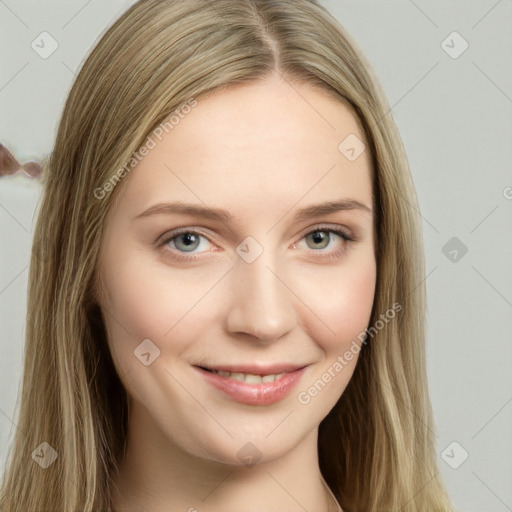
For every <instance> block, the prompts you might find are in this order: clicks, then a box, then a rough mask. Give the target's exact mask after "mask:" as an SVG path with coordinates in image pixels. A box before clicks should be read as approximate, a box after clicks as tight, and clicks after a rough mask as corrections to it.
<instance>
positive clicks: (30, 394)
mask: <svg viewBox="0 0 512 512" xmlns="http://www.w3.org/2000/svg"><path fill="white" fill-rule="evenodd" d="M274 72H278V73H279V74H280V75H281V76H282V77H283V78H285V79H286V80H287V81H288V82H289V83H290V84H292V83H294V82H295V83H299V82H302V83H304V82H305V83H309V84H312V85H314V86H316V87H317V88H318V90H319V91H324V92H326V93H328V94H331V95H334V96H336V97H337V98H339V99H340V101H344V102H346V104H347V105H350V107H351V108H352V109H353V112H354V113H355V115H356V116H357V117H358V119H359V121H360V122H361V125H362V126H363V128H364V131H365V135H366V138H367V141H368V146H369V150H370V153H371V158H372V165H373V174H374V175H373V178H372V179H373V188H374V197H375V206H376V217H375V219H376V222H375V240H376V258H377V286H376V294H375V301H374V307H373V311H372V317H371V322H370V325H374V324H375V323H376V322H377V321H378V319H379V314H382V313H383V312H384V311H386V310H388V309H389V307H390V305H391V304H394V303H397V302H398V303H399V304H400V305H401V306H402V310H401V311H400V314H399V315H397V317H396V319H394V320H393V321H392V322H387V323H386V324H385V325H384V327H383V328H382V329H379V331H378V333H377V334H375V335H374V336H372V339H371V340H369V341H368V343H366V344H365V346H364V348H363V350H362V351H361V353H360V356H359V361H358V364H357V366H356V369H355V372H354V375H353V377H352V379H351V381H350V382H349V384H348V386H347V388H346V390H345V392H344V393H343V394H342V396H341V397H340V399H339V401H338V403H337V404H336V406H335V407H334V408H333V409H332V411H331V412H330V413H329V414H328V416H327V417H326V418H325V419H324V420H323V421H322V423H321V424H320V428H319V442H318V449H319V458H320V468H321V471H322V474H323V475H324V478H325V480H326V481H327V483H328V484H329V487H330V488H331V490H332V491H333V493H334V494H335V496H336V498H337V499H338V500H339V501H340V503H341V505H342V506H343V508H344V510H345V511H346V512H362V511H364V512H383V511H389V512H397V511H399V510H400V511H401V512H426V511H429V512H434V511H436V512H438V511H442V512H448V511H451V506H450V501H449V498H448V496H447V494H446V492H445V490H444V488H443V485H442V482H441V481H440V478H439V470H438V468H437V462H436V457H435V446H434V433H433V431H434V424H433V415H432V410H431V404H430V399H429V395H428V388H427V375H426V363H425V327H424V325H425V307H426V303H425V287H424V283H423V277H424V254H423V245H422V234H421V224H420V223H419V219H418V214H417V213H416V211H415V210H416V209H417V199H416V194H415V190H414V187H413V184H412V181H411V177H410V172H409V168H408V163H407V159H406V156H405V153H404V150H403V147H402V143H401V140H400V137H399V135H398V132H397V129H396V126H395V124H394V121H393V120H392V117H391V114H390V113H389V110H390V109H389V106H388V104H387V101H386V99H385V97H384V94H383V93H382V91H381V89H380V86H379V85H378V81H377V80H376V78H375V77H374V76H373V74H372V73H373V72H372V71H371V67H370V65H369V63H368V62H367V61H366V60H365V58H364V56H363V55H362V53H361V51H360V50H359V49H358V47H357V45H356V43H355V42H354V41H353V40H352V39H351V38H350V36H349V35H348V34H347V33H346V32H345V31H344V29H343V28H342V27H341V26H340V24H339V23H338V21H337V20H336V19H335V18H333V17H332V16H331V15H330V14H329V13H328V12H327V11H326V10H325V8H324V7H322V6H320V5H319V4H318V3H317V2H316V1H315V0H236V1H234V0H215V2H210V1H207V0H142V1H139V2H137V3H136V4H135V5H133V6H132V7H131V8H129V9H128V10H127V11H126V12H125V13H124V14H123V15H122V16H121V17H120V18H119V19H118V20H117V21H116V22H115V23H114V24H113V25H112V26H111V27H110V28H109V29H108V31H106V33H105V34H104V36H103V37H102V38H101V40H100V42H99V43H98V44H97V46H96V47H95V48H94V50H93V51H92V52H91V54H90V56H89V57H88V58H87V60H86V61H85V63H84V65H83V67H82V69H81V70H80V73H79V75H78V77H77V79H76V81H75V83H74V85H73V88H72V90H71V92H70V94H69V97H68V99H67V102H66V104H65V108H64V111H63V115H62V118H61V121H60V125H59V129H58V133H57V138H56V141H55V146H54V149H53V152H52V154H51V156H50V158H49V161H48V162H47V165H45V169H44V175H43V184H44V196H43V200H42V204H41V208H40V213H39V217H38V220H37V225H36V229H35V245H34V247H38V248H39V249H43V250H34V251H33V255H32V259H31V264H30V276H29V293H28V312H27V324H26V348H25V357H24V375H23V383H22V392H21V397H20V398H21V405H20V412H19V420H18V430H17V432H16V435H15V440H14V443H13V446H12V451H11V452H10V454H9V459H8V463H9V464H8V466H7V468H6V471H5V474H4V480H3V485H2V494H1V501H0V508H1V510H2V512H27V511H46V510H48V511H62V512H64V511H69V510H73V511H75V510H76V511H80V512H82V511H83V512H93V511H98V510H101V511H110V510H112V502H111V479H112V475H113V474H114V472H115V471H116V468H117V463H118V461H119V458H120V457H121V456H122V453H123V450H124V447H125V440H126V428H127V417H126V412H127V409H126V408H127V397H126V392H125V390H124V388H123V386H122V384H121V382H120V379H119V377H118V376H117V374H116V372H115V369H114V366H113V363H112V359H111V357H110V354H109V351H108V348H107V339H106V333H105V328H104V324H103V320H102V316H101V312H100V310H99V306H98V302H97V300H96V297H97V296H96V292H95V279H96V270H97V269H96V263H97V258H98V253H99V248H100V244H101V241H102V234H103V229H104V226H105V218H106V215H107V213H108V211H109V209H110V208H111V206H112V201H113V199H114V198H115V197H116V194H114V193H113V192H111V193H109V194H104V196H105V197H103V196H102V198H100V199H99V198H98V197H97V196H98V194H95V193H94V191H96V190H98V189H102V190H106V189H108V187H105V184H106V183H108V182H109V181H111V179H112V175H113V174H115V173H116V171H117V170H119V169H123V168H124V167H125V164H126V162H128V161H129V160H130V158H131V157H132V155H133V153H134V152H136V151H137V149H138V148H140V147H141V145H142V144H143V142H144V141H145V140H146V138H147V136H148V134H149V133H150V132H151V131H152V130H154V129H155V127H157V126H158V125H159V124H160V123H162V122H163V121H164V120H165V119H166V118H167V117H168V116H169V115H170V114H171V113H172V112H174V111H175V110H176V109H178V108H179V107H180V106H181V105H184V104H186V103H187V101H189V100H190V99H191V98H195V99H200V98H202V97H203V98H204V97H206V96H208V95H210V94H213V93H215V92H216V91H219V90H222V89H226V88H228V87H230V86H233V85H235V84H244V83H248V82H251V81H255V80H262V79H264V78H265V77H267V76H269V75H270V74H271V73H274ZM122 184H123V183H122V181H121V183H120V184H119V185H118V186H117V187H116V189H115V191H116V192H117V190H118V189H119V188H120V187H122ZM102 194H103V193H102ZM43 442H46V443H48V444H49V445H50V446H51V447H52V448H53V449H54V450H55V451H56V453H57V455H58V456H57V459H56V460H55V462H54V463H53V464H52V465H51V466H50V467H48V468H47V469H43V468H42V467H40V465H38V464H36V463H35V462H34V461H33V460H32V452H33V451H34V450H35V449H36V448H37V447H39V446H40V445H41V443H43ZM40 449H41V448H40Z"/></svg>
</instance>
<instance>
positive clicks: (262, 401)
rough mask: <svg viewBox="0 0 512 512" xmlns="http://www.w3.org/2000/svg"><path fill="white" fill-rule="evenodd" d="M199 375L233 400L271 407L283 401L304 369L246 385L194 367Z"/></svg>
mask: <svg viewBox="0 0 512 512" xmlns="http://www.w3.org/2000/svg"><path fill="white" fill-rule="evenodd" d="M195 368H196V369H197V370H199V372H200V373H201V375H203V376H204V378H205V379H206V380H207V381H208V382H209V383H210V384H211V385H212V386H214V387H216V388H217V389H220V390H221V391H223V392H224V393H225V394H226V395H228V396H229V397H231V398H232V399H233V400H235V401H237V402H240V403H242V404H248V405H271V404H274V403H276V402H279V401H281V400H283V399H284V398H285V397H286V396H288V395H289V394H290V392H291V391H292V389H293V387H294V386H295V385H296V384H297V382H299V380H300V378H301V377H302V374H303V373H304V371H305V369H306V368H301V369H299V370H295V371H294V372H289V373H286V374H285V375H283V376H282V377H281V378H280V379H279V380H276V381H274V382H262V383H261V384H248V383H247V382H241V381H239V380H236V379H231V378H229V377H222V376H221V375H219V374H217V373H213V372H209V371H206V370H203V369H202V368H199V367H198V366H196V367H195Z"/></svg>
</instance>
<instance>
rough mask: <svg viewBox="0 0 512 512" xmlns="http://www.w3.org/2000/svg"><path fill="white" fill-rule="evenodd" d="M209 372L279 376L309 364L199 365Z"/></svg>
mask: <svg viewBox="0 0 512 512" xmlns="http://www.w3.org/2000/svg"><path fill="white" fill-rule="evenodd" d="M197 366H199V367H200V368H206V369H207V370H215V371H225V372H231V373H250V374H251V375H278V374H280V373H290V372H294V371H296V370H300V369H301V368H304V367H305V366H307V364H293V363H272V364H254V363H253V364H219V365H217V364H216V365H203V364H202V365H197Z"/></svg>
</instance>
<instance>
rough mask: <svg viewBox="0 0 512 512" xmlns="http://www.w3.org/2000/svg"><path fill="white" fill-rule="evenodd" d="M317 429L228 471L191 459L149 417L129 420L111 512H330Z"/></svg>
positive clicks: (333, 509) (332, 508)
mask: <svg viewBox="0 0 512 512" xmlns="http://www.w3.org/2000/svg"><path fill="white" fill-rule="evenodd" d="M317 438H318V431H317V429H315V430H313V431H311V432H310V433H309V434H308V436H307V437H306V438H304V439H303V440H302V441H301V442H300V443H299V444H298V445H297V446H295V447H294V448H293V449H292V450H291V451H289V452H288V453H286V454H284V455H282V456H280V457H278V458H276V459H274V460H271V461H268V462H265V463H258V464H254V465H253V466H246V465H230V464H223V463H222V462H219V461H216V460H214V459H212V458H211V457H208V456H207V454H205V457H198V456H196V455H191V454H189V453H187V452H185V451H183V450H182V449H180V448H179V447H178V446H176V444H174V443H173V442H172V440H171V439H169V437H168V436H165V435H164V433H163V432H162V431H161V430H160V429H159V428H158V427H157V426H156V425H155V424H154V423H153V422H152V421H151V419H150V418H149V416H147V415H146V416H142V415H139V416H138V417H137V419H136V420H135V418H131V421H130V429H129V433H128V442H127V450H126V453H125V457H124V459H123V460H122V461H121V463H120V466H119V472H118V474H117V475H116V477H115V478H114V486H113V487H114V488H113V496H112V499H113V503H114V509H115V511H116V512H139V511H142V510H151V511H152V512H168V511H169V510H177V511H183V512H235V511H240V510H244V511H249V510H251V511H260V510H265V511H266V512H281V511H282V510H297V511H299V510H315V511H318V512H336V511H337V510H338V507H337V505H336V504H335V503H334V502H333V501H334V500H333V497H332V496H331V495H330V493H329V492H328V489H327V487H326V486H325V485H324V483H323V479H322V475H321V473H320V469H319V465H318V453H317Z"/></svg>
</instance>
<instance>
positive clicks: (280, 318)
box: [99, 77, 376, 464]
mask: <svg viewBox="0 0 512 512" xmlns="http://www.w3.org/2000/svg"><path fill="white" fill-rule="evenodd" d="M168 131H169V133H165V131H164V132H163V133H164V135H163V136H161V137H160V138H161V139H162V140H161V141H160V140H159V139H158V138H157V137H155V136H153V137H152V138H153V140H154V141H155V143H156V147H153V148H152V149H150V150H149V152H148V154H147V155H146V156H145V157H144V158H143V159H142V160H141V161H140V163H138V165H137V166H136V167H135V168H134V169H133V170H132V171H131V173H130V174H129V175H127V176H126V177H125V178H124V179H125V180H127V182H126V183H124V184H123V185H125V187H124V188H123V189H122V191H121V190H120V191H119V192H121V194H120V195H119V197H118V201H117V202H116V203H115V205H114V208H113V209H112V210H111V211H110V213H109V217H108V219H107V225H106V227H105V234H104V239H103V245H102V250H101V254H100V261H99V269H100V275H101V276H102V280H103V284H102V287H101V291H100V292H101V307H102V311H103V315H104V318H105V323H106V327H107V333H108V339H109V347H110V350H111V353H112V357H113V360H114V364H115V366H116V369H117V371H118V374H119V376H120V378H121V380H122V382H123V384H124V386H125V388H126V390H127V392H128V395H129V397H130V402H131V417H130V422H132V423H137V424H139V425H144V427H143V428H144V431H145V432H147V433H148V438H150V439H152V440H153V441H154V442H156V443H159V444H158V445H157V446H160V447H161V448H162V449H165V446H166V445H167V446H168V447H174V448H176V449H179V450H180V451H182V452H185V453H187V454H188V455H192V456H197V457H200V458H203V459H209V460H211V461H221V462H224V463H230V464H244V463H246V462H247V461H249V460H253V461H256V459H259V460H260V461H261V462H264V461H269V460H273V459H276V458H278V457H280V456H282V455H283V454H285V453H286V452H287V451H289V450H291V449H292V448H294V447H296V446H297V445H298V444H299V443H300V442H301V441H303V440H305V439H306V438H307V436H311V435H316V433H317V430H316V429H317V427H318V425H319V423H320V422H321V420H322V419H323V418H324V417H325V416H326V415H327V414H328V412H329V411H330V410H331V409H332V407H333V406H334V405H335V403H336V401H337V400H338V398H339V397H340V395H341V394H342V393H343V391H344V389H345V387H346V385H347V383H348V381H349V380H350V378H351V376H352V374H353V371H354V367H355V365H356V361H357V358H358V347H359V346H360V345H361V342H360V340H361V336H360V335H361V333H362V332H363V331H364V330H365V328H366V327H367V326H368V323H369V320H370V313H371V310H372V304H373V299H374V291H375V280H376V262H375V256H374V245H373V218H372V186H371V174H370V172H371V168H370V158H369V151H368V150H366V151H365V150H364V146H361V144H362V142H361V141H364V137H363V133H362V131H361V130H360V128H359V126H358V124H357V122H356V120H355V118H354V117H353V115H352V114H351V112H350V111H349V109H348V108H347V107H346V106H345V105H344V104H343V103H342V102H341V101H338V100H336V99H334V98H330V97H327V96H326V95H324V94H323V93H321V92H319V91H318V90H315V89H314V88H312V87H311V86H310V85H304V84H302V85H294V86H293V87H292V86H291V85H289V84H288V83H286V82H284V81H282V80H281V79H278V78H276V77H272V78H271V79H267V80H265V81H263V82H260V83H252V84H250V85H244V86H239V87H236V88H233V89H231V90H229V91H223V92H221V93H218V94H216V95H215V96H212V97H210V98H209V99H206V100H199V101H198V103H197V105H196V106H195V107H194V108H192V109H191V111H190V112H189V113H188V114H187V115H186V116H184V117H183V119H180V121H179V124H176V125H175V126H174V128H173V129H172V130H168ZM347 137H349V138H348V139H346V138H347ZM345 139H346V140H345ZM151 145H152V144H151ZM342 201H347V203H346V204H345V207H343V204H341V206H340V205H338V207H335V208H326V207H325V206H322V205H326V204H330V205H331V206H332V205H333V204H334V203H338V202H342ZM157 205H158V208H156V207H157ZM165 205H168V206H165ZM188 205H190V207H189V206H188ZM178 206H179V207H178ZM196 209H197V212H196ZM205 212H206V213H205ZM208 212H209V213H208ZM336 232H339V233H336ZM349 239H352V240H349ZM358 336H359V338H358ZM350 354H352V356H350ZM201 367H204V368H209V369H210V370H216V371H217V372H221V373H215V372H212V371H207V370H206V369H201ZM227 372H231V373H227ZM248 374H251V375H248ZM276 374H278V375H277V377H273V376H274V375H276ZM279 374H284V375H279ZM261 375H266V377H263V378H262V377H261ZM242 381H243V382H242ZM141 428H142V427H141Z"/></svg>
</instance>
